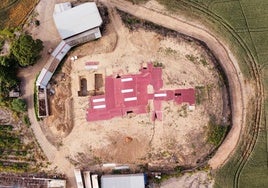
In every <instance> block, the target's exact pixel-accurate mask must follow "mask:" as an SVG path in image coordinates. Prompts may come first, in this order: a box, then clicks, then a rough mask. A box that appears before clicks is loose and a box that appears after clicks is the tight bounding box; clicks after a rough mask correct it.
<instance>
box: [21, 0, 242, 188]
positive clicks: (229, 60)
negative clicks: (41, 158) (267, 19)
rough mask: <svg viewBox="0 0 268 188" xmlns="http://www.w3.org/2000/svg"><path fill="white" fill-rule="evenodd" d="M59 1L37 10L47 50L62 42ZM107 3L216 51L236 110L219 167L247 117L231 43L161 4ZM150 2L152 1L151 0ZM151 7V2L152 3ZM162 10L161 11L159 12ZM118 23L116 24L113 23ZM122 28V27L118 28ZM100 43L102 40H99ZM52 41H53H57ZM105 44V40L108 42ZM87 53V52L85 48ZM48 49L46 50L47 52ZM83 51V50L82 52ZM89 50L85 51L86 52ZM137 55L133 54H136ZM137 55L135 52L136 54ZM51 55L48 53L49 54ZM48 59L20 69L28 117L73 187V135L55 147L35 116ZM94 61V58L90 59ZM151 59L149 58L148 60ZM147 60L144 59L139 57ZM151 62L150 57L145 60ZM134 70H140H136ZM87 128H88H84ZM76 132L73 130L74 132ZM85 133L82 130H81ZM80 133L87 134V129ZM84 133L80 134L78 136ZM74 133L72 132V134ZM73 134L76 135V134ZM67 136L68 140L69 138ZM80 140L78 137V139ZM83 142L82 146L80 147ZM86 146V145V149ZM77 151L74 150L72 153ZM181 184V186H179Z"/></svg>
mask: <svg viewBox="0 0 268 188" xmlns="http://www.w3.org/2000/svg"><path fill="white" fill-rule="evenodd" d="M55 2H56V1H53V2H50V3H47V2H46V1H42V0H41V1H40V3H39V5H38V7H37V10H39V11H40V12H39V11H38V12H39V15H40V18H39V20H40V22H41V26H42V29H37V30H36V31H35V32H34V33H36V34H37V35H36V37H37V38H41V39H42V40H43V41H47V42H46V43H45V46H46V48H47V49H49V48H50V47H53V45H50V41H51V40H52V39H53V41H54V43H55V44H57V42H58V41H59V37H58V34H57V32H53V33H52V32H51V31H52V30H53V31H54V30H55V29H54V28H55V26H54V23H53V20H52V10H53V6H54V3H55ZM102 2H104V3H106V4H107V3H109V4H108V6H111V4H112V6H117V7H119V8H120V9H122V10H125V11H126V12H130V13H131V14H133V15H135V16H138V17H140V18H144V19H147V20H150V21H152V22H154V23H158V24H159V25H163V26H165V27H167V28H171V29H174V30H176V31H179V32H182V33H185V34H186V35H190V36H194V37H196V38H198V39H200V40H202V41H205V42H206V43H207V45H208V47H209V48H210V49H212V51H213V53H214V54H215V55H216V56H217V57H218V58H219V59H220V60H221V65H222V67H223V68H224V70H225V71H226V72H227V77H228V80H229V84H230V92H231V98H232V101H233V104H232V113H233V121H232V122H233V128H232V129H231V132H230V133H229V135H228V137H227V139H226V141H225V142H224V144H223V145H222V146H221V147H220V148H219V150H218V152H217V153H216V155H215V156H214V157H213V158H212V160H211V161H210V165H211V166H212V167H213V168H217V167H219V166H221V165H222V164H223V163H224V162H225V161H226V160H227V159H228V156H229V155H230V153H231V152H232V151H233V149H234V147H235V146H236V143H237V140H238V138H239V135H240V130H241V127H242V126H243V122H244V119H245V113H244V110H245V107H246V106H245V100H246V99H245V96H244V95H243V92H244V91H243V88H245V85H244V83H243V80H244V79H243V77H242V74H241V72H240V70H239V67H238V64H237V61H236V59H235V58H234V57H233V55H232V53H231V52H230V51H229V50H228V45H226V44H224V43H223V42H222V40H218V39H217V38H218V36H214V35H213V33H211V32H210V31H208V30H207V29H206V27H205V26H204V25H202V24H200V23H197V22H194V21H192V20H189V19H187V18H183V19H181V17H180V18H179V17H178V16H174V15H171V16H170V15H169V13H167V12H164V14H165V15H169V16H165V15H163V14H161V13H162V12H161V11H159V10H163V8H161V7H160V9H159V5H158V4H156V5H155V4H154V3H153V6H157V8H156V10H154V7H153V8H152V7H149V8H148V7H147V8H144V7H142V6H136V5H132V4H131V3H127V2H126V1H120V0H112V1H109V2H108V1H105V0H103V1H102ZM150 2H151V1H150ZM150 6H151V5H150ZM159 12H161V13H159ZM113 24H115V23H113ZM118 29H119V30H120V29H121V28H118ZM124 39H125V37H124V35H123V37H120V38H118V41H117V42H118V43H119V44H120V45H121V48H123V47H128V45H127V43H126V42H125V41H124ZM96 42H99V41H96ZM54 43H53V44H54ZM105 43H106V42H105ZM87 50H89V51H90V50H92V51H94V48H93V49H92V48H88V49H87ZM84 52H85V51H84ZM46 53H47V52H44V55H45V54H46ZM81 54H82V52H81ZM86 54H87V53H86V52H85V53H84V55H86ZM133 54H134V53H133ZM135 55H136V54H135ZM47 57H48V56H47ZM119 58H120V57H115V59H119ZM46 59H47V58H43V59H41V62H42V63H38V64H37V65H36V66H33V67H29V68H28V69H25V70H24V71H22V72H21V75H23V77H24V79H23V84H25V93H24V94H25V95H24V97H25V98H26V100H27V103H28V105H29V110H28V112H29V116H30V119H31V122H32V128H33V130H34V133H35V135H36V138H37V139H38V142H39V143H40V145H41V147H42V149H43V150H44V152H45V154H46V155H47V156H48V158H49V160H50V161H51V162H53V164H54V165H55V166H58V167H59V170H60V171H61V172H65V173H66V175H67V177H68V180H69V183H70V184H69V187H74V177H73V171H72V169H73V166H72V165H71V164H70V162H69V161H67V160H66V157H67V156H68V155H69V153H70V152H69V150H70V149H69V147H68V144H69V143H72V141H71V137H70V139H68V137H67V138H65V140H64V143H65V144H64V146H63V147H61V148H60V150H58V151H57V150H56V149H55V148H54V147H53V146H52V145H51V144H50V143H49V142H48V141H47V140H46V138H45V137H44V134H43V133H42V131H41V129H40V123H38V122H37V121H36V119H35V117H34V110H33V101H32V100H33V99H32V96H33V83H34V78H35V75H34V74H33V73H37V72H38V71H40V70H41V68H42V66H43V65H44V63H45V62H46ZM91 60H92V59H91ZM139 60H140V59H136V61H135V62H134V63H137V62H139ZM149 60H150V59H149ZM140 61H144V59H142V60H140ZM146 61H148V59H146ZM116 66H117V67H120V65H116ZM135 71H137V70H136V69H135ZM87 105H88V100H86V102H85V100H82V99H81V106H80V108H81V107H82V108H86V107H87ZM79 118H80V119H82V118H83V119H84V118H85V116H84V114H80V116H78V117H77V119H79ZM85 127H86V129H88V130H90V129H92V127H90V126H79V125H78V126H77V127H76V128H75V129H76V131H77V130H79V129H82V128H85ZM98 128H102V127H97V126H95V128H94V129H92V131H96V130H97V129H98ZM84 131H85V130H84ZM73 132H74V131H73ZM80 132H82V131H80ZM81 135H86V134H85V132H83V134H81ZM81 135H78V136H79V137H80V136H81ZM70 136H71V135H70ZM73 137H74V136H73ZM85 137H86V136H85ZM88 137H89V135H88V136H87V137H86V138H83V139H81V141H84V140H85V139H88ZM67 139H68V140H67ZM78 139H79V138H78ZM81 145H82V146H81ZM76 147H77V151H79V150H80V151H81V150H82V151H83V149H85V148H86V147H87V146H84V145H83V144H80V143H79V144H76V145H75V144H73V145H72V146H70V148H73V149H74V150H75V148H76ZM83 147H84V148H83ZM88 151H90V149H88ZM72 153H74V152H72ZM176 187H178V186H176Z"/></svg>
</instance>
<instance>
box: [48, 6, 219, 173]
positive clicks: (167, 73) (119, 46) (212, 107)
mask: <svg viewBox="0 0 268 188" xmlns="http://www.w3.org/2000/svg"><path fill="white" fill-rule="evenodd" d="M111 20H112V24H110V25H109V26H108V30H107V31H108V32H107V35H104V37H103V38H101V39H100V40H98V41H95V42H93V43H89V44H87V46H81V47H78V48H76V50H75V51H74V52H73V53H72V54H74V55H77V56H78V57H79V59H78V60H76V61H74V62H72V63H70V60H67V63H65V64H64V66H63V68H62V73H60V74H58V76H57V78H55V80H56V84H55V85H54V86H55V91H56V93H55V95H54V96H53V97H51V100H52V105H53V107H52V108H51V109H52V111H51V114H52V115H51V116H50V117H48V118H46V120H45V124H47V125H48V127H49V128H50V130H51V131H52V132H53V134H54V135H56V136H58V137H60V138H61V145H62V147H63V148H65V149H66V151H68V152H69V156H70V158H72V159H73V161H76V162H77V163H78V164H79V162H81V163H80V165H82V166H83V164H82V161H79V157H78V158H76V156H77V155H78V154H79V155H81V153H84V154H85V155H87V156H91V157H88V160H89V161H90V160H91V161H92V160H94V159H96V158H97V159H98V160H97V161H96V163H106V162H115V163H120V164H126V163H127V164H145V163H149V165H150V166H151V167H157V166H165V167H168V166H169V167H170V168H174V166H175V165H186V166H194V165H196V164H197V163H198V162H199V161H200V159H203V158H204V157H205V156H206V155H207V154H208V153H209V152H210V151H211V149H212V148H213V147H212V146H211V145H210V144H208V143H207V142H206V133H207V132H206V131H207V129H206V126H207V124H208V121H209V117H210V115H212V114H213V115H215V116H216V117H217V119H218V120H219V122H221V120H222V118H223V116H222V114H223V99H222V87H221V84H220V83H221V80H220V77H219V76H218V72H217V70H216V68H215V65H214V64H213V62H212V60H211V59H210V58H209V56H208V54H207V53H206V51H205V50H204V49H203V48H202V47H201V46H199V45H197V44H196V43H194V42H192V43H189V42H187V41H185V40H184V39H182V38H172V37H163V36H161V35H159V34H156V33H154V32H148V31H145V30H143V29H139V30H137V31H134V32H130V31H129V30H128V29H127V28H125V27H124V26H123V25H122V23H121V20H120V17H119V15H118V14H117V13H116V11H115V10H114V9H113V10H111ZM114 29H115V31H116V33H117V36H118V40H116V35H115V31H114ZM93 46H94V48H93ZM114 48H115V50H114V51H113V49H114ZM92 49H94V50H92ZM86 54H88V55H87V56H84V55H86ZM189 56H191V57H193V59H194V60H193V59H189ZM88 61H97V62H100V65H99V69H98V70H97V71H88V70H86V69H85V62H88ZM150 61H152V62H155V61H157V62H161V63H163V65H164V69H163V80H164V88H163V89H176V88H189V87H196V86H202V87H204V88H206V89H205V90H206V92H205V93H204V94H203V95H204V96H203V99H202V101H201V104H200V105H197V106H196V109H195V110H194V111H189V110H188V108H187V105H181V106H177V105H175V104H174V103H173V102H163V112H164V120H163V121H162V122H161V121H156V122H155V123H154V122H152V121H151V117H150V114H144V115H136V116H135V115H134V116H132V117H123V118H121V117H117V118H113V119H111V120H106V121H97V122H91V123H89V122H87V121H86V119H85V117H86V109H87V108H88V100H89V96H85V97H78V91H79V90H80V86H79V85H80V83H79V82H80V77H88V75H91V74H92V75H94V73H104V74H105V75H106V76H108V75H112V74H115V73H117V72H119V73H121V74H129V73H138V70H139V68H140V66H141V63H145V62H150ZM202 62H205V63H202ZM70 65H71V67H72V70H71V71H70ZM186 67H187V68H186ZM63 74H64V75H69V74H70V78H69V76H68V78H67V77H64V79H65V80H64V81H60V80H61V79H62V75H63ZM105 75H104V76H105ZM89 77H90V76H89ZM70 81H71V83H70ZM92 81H93V80H88V82H92ZM69 85H71V88H70V87H69ZM208 88H209V89H208ZM70 89H71V94H68V93H67V92H69V91H70ZM66 100H71V101H73V103H72V107H73V108H72V109H73V111H72V112H71V113H72V122H73V128H72V126H71V127H69V126H68V121H66V122H65V119H66V117H65V115H66V113H64V111H66V109H67V108H68V107H66V106H65V104H66ZM66 128H67V129H66ZM69 133H70V134H69ZM67 135H68V136H67ZM78 143H79V144H78ZM86 165H88V163H86Z"/></svg>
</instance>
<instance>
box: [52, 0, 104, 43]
mask: <svg viewBox="0 0 268 188" xmlns="http://www.w3.org/2000/svg"><path fill="white" fill-rule="evenodd" d="M53 17H54V22H55V24H56V27H57V29H58V32H59V34H60V36H61V38H62V39H65V38H68V37H71V36H73V35H76V34H79V33H82V32H84V31H87V30H90V29H93V28H95V27H99V26H100V25H101V24H102V19H101V16H100V13H99V11H98V8H97V6H96V3H94V2H89V3H84V4H81V5H78V6H76V7H73V8H71V9H67V10H65V11H63V12H59V13H57V14H54V15H53Z"/></svg>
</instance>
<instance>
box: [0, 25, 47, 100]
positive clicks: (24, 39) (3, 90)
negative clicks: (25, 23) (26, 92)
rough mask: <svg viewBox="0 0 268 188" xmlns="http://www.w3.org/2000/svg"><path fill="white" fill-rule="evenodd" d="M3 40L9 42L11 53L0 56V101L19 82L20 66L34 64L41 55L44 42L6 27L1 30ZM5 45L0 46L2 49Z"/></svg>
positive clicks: (0, 35)
mask: <svg viewBox="0 0 268 188" xmlns="http://www.w3.org/2000/svg"><path fill="white" fill-rule="evenodd" d="M0 39H1V41H4V42H7V43H8V44H9V53H8V54H6V55H3V56H0V101H1V100H4V99H6V98H7V97H8V94H9V91H10V90H11V89H12V88H14V87H16V86H17V85H18V84H19V79H18V78H17V71H18V68H20V67H27V66H29V65H33V64H35V63H36V61H37V60H38V59H39V58H40V57H41V56H40V52H41V51H42V50H43V48H44V46H43V42H42V41H41V40H39V39H36V40H35V39H33V38H32V36H30V35H28V34H26V33H19V32H15V31H12V30H8V29H4V30H2V31H0ZM3 46H4V45H1V46H0V51H1V50H2V49H1V48H3Z"/></svg>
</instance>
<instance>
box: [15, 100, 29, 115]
mask: <svg viewBox="0 0 268 188" xmlns="http://www.w3.org/2000/svg"><path fill="white" fill-rule="evenodd" d="M11 108H12V110H14V111H16V112H25V111H26V110H27V105H26V102H25V100H23V99H13V101H12V102H11Z"/></svg>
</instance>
